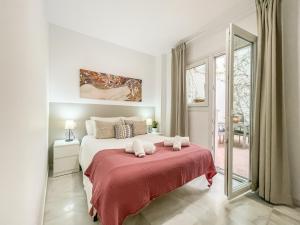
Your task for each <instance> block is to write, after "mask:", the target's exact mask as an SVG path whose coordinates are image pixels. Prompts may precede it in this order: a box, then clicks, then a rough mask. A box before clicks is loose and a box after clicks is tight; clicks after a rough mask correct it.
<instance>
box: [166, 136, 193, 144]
mask: <svg viewBox="0 0 300 225" xmlns="http://www.w3.org/2000/svg"><path fill="white" fill-rule="evenodd" d="M178 137H180V136H178ZM180 139H181V147H186V146H190V138H189V137H180ZM173 144H174V138H173V137H167V138H165V140H164V146H168V147H172V146H173Z"/></svg>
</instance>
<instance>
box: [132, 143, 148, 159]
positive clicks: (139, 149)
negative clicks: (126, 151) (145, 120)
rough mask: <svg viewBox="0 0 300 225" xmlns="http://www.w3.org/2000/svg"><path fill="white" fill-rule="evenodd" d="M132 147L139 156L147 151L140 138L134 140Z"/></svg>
mask: <svg viewBox="0 0 300 225" xmlns="http://www.w3.org/2000/svg"><path fill="white" fill-rule="evenodd" d="M132 149H133V151H134V154H135V156H137V157H144V156H145V155H146V154H145V151H144V147H143V144H142V142H141V141H140V140H134V141H133V143H132Z"/></svg>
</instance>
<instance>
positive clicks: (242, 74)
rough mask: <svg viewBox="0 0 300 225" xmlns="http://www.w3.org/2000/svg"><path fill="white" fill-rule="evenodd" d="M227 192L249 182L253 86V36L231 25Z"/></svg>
mask: <svg viewBox="0 0 300 225" xmlns="http://www.w3.org/2000/svg"><path fill="white" fill-rule="evenodd" d="M227 39H228V41H227V78H228V79H227V92H226V93H227V104H226V107H227V108H226V114H227V115H226V140H227V141H226V171H225V174H226V178H227V179H226V181H227V182H226V184H225V185H226V187H225V190H226V193H227V195H228V197H229V198H233V197H235V196H237V195H239V194H241V193H243V192H245V191H247V190H249V188H250V185H251V176H250V158H251V157H250V156H251V155H250V154H251V144H250V143H251V128H252V126H251V124H252V113H251V112H252V96H253V94H252V87H253V71H254V70H253V69H254V64H255V50H256V36H254V35H252V34H250V33H249V32H247V31H245V30H243V29H241V28H239V27H237V26H235V25H230V28H229V29H228V34H227Z"/></svg>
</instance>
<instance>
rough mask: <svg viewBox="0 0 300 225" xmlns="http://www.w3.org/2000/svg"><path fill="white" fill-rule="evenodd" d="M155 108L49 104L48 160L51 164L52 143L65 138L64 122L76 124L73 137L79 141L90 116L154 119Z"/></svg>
mask: <svg viewBox="0 0 300 225" xmlns="http://www.w3.org/2000/svg"><path fill="white" fill-rule="evenodd" d="M154 113H155V108H154V107H146V106H128V105H99V104H81V103H55V102H51V103H50V104H49V139H48V140H49V160H50V162H52V155H53V154H52V152H53V151H52V148H53V142H54V141H55V140H57V139H64V138H65V130H64V125H65V120H68V119H72V120H75V122H76V129H75V130H74V133H75V136H76V137H77V138H78V139H79V140H81V139H82V137H83V136H84V135H85V134H86V130H85V121H86V120H87V119H89V118H90V116H100V117H115V116H139V117H143V118H145V119H146V118H152V119H154ZM50 165H52V163H50Z"/></svg>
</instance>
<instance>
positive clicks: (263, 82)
mask: <svg viewBox="0 0 300 225" xmlns="http://www.w3.org/2000/svg"><path fill="white" fill-rule="evenodd" d="M256 8H257V23H258V45H257V70H256V77H255V100H254V124H253V148H252V182H253V187H252V188H253V190H257V188H258V193H259V196H260V197H262V198H263V199H265V200H266V201H268V202H270V203H274V204H286V205H291V204H292V197H291V190H290V177H289V161H288V146H287V128H286V112H285V102H284V74H283V70H282V43H281V37H282V34H281V15H280V8H281V3H280V0H256Z"/></svg>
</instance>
